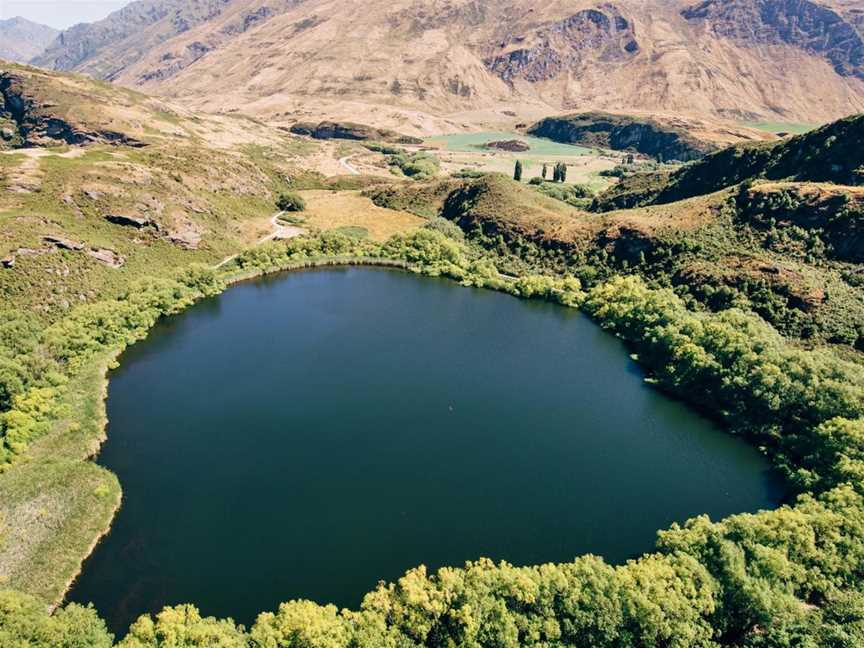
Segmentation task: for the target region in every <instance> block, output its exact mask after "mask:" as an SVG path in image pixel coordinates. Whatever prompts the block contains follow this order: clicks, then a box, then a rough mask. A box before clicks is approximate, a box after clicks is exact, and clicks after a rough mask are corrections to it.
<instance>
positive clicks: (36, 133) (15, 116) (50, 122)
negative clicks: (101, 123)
mask: <svg viewBox="0 0 864 648" xmlns="http://www.w3.org/2000/svg"><path fill="white" fill-rule="evenodd" d="M0 127H2V128H0V148H4V147H5V148H19V147H22V146H41V145H48V144H52V143H56V142H58V141H60V142H65V143H66V144H73V145H86V144H93V143H96V142H102V143H114V144H126V145H128V146H142V145H143V144H142V143H141V142H139V141H137V140H135V139H133V138H131V137H128V136H126V135H124V134H123V133H117V132H115V131H110V130H98V131H97V130H89V129H86V128H82V127H81V126H78V125H76V124H73V123H71V122H70V121H68V120H66V119H63V118H61V117H59V116H58V114H57V113H55V112H54V111H53V106H51V105H49V104H45V103H41V102H40V101H39V100H38V99H36V98H35V96H34V95H32V94H31V93H30V92H29V91H28V89H27V84H26V82H25V80H24V78H23V77H21V76H19V75H17V74H15V73H14V72H5V71H3V70H0Z"/></svg>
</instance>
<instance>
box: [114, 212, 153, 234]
mask: <svg viewBox="0 0 864 648" xmlns="http://www.w3.org/2000/svg"><path fill="white" fill-rule="evenodd" d="M105 220H106V221H108V222H109V223H113V224H114V225H121V226H123V227H134V228H135V229H145V228H147V227H152V228H153V229H155V230H157V231H158V230H159V229H160V227H159V223H157V222H156V221H154V220H152V219H150V218H141V217H139V216H124V215H122V214H106V215H105Z"/></svg>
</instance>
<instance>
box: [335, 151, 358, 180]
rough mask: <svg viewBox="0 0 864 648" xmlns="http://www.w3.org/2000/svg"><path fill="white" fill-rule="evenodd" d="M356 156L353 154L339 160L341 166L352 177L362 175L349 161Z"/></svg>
mask: <svg viewBox="0 0 864 648" xmlns="http://www.w3.org/2000/svg"><path fill="white" fill-rule="evenodd" d="M356 155H357V154H356V153H352V154H351V155H346V156H345V157H343V158H340V159H339V165H340V166H341V167H342V168H343V169H345V170H346V171H347V172H348V173H350V174H351V175H360V172H359V171H358V170H357V169H355V168H354V167H353V166H351V164H350V163H349V162H348V160H350V159H351V158H353V157H354V156H356Z"/></svg>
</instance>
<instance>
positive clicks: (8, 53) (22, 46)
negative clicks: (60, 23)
mask: <svg viewBox="0 0 864 648" xmlns="http://www.w3.org/2000/svg"><path fill="white" fill-rule="evenodd" d="M59 33H60V32H58V31H57V30H56V29H54V28H53V27H48V26H46V25H40V24H38V23H34V22H31V21H29V20H25V19H24V18H10V19H8V20H0V59H4V60H6V61H15V62H16V63H26V62H27V61H29V60H30V59H32V58H33V57H34V56H38V55H39V54H41V53H42V52H44V51H45V48H46V47H48V45H49V44H51V42H52V41H53V40H54V39H55V38H57V34H59Z"/></svg>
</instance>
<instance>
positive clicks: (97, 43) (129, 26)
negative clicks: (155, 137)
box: [33, 0, 232, 79]
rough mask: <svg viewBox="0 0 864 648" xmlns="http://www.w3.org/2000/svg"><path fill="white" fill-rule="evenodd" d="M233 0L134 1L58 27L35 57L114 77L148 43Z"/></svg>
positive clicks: (40, 62) (204, 18)
mask: <svg viewBox="0 0 864 648" xmlns="http://www.w3.org/2000/svg"><path fill="white" fill-rule="evenodd" d="M231 1H232V0H158V1H156V0H145V1H144V2H133V3H131V4H130V5H128V6H127V7H124V8H123V9H120V10H119V11H115V12H114V13H112V14H111V15H109V16H108V17H107V18H105V19H104V20H100V21H98V22H95V23H88V24H79V25H75V26H74V27H71V28H70V29H67V30H66V31H64V32H62V33H61V34H60V36H59V37H58V38H57V39H56V40H55V41H54V43H52V45H51V46H50V47H49V48H48V49H47V50H46V51H45V53H44V54H42V55H41V56H39V57H38V58H37V59H35V60H34V61H33V63H34V64H35V65H38V66H40V67H46V68H52V69H55V70H76V71H79V72H84V73H87V74H91V75H93V76H97V77H99V78H103V79H112V78H114V77H115V76H116V75H117V73H118V72H119V71H120V70H122V69H123V68H125V67H127V66H129V65H131V64H133V63H135V62H136V61H138V60H140V59H141V58H142V56H144V55H145V54H146V53H147V52H148V51H149V50H150V49H151V48H152V47H155V46H156V45H158V44H160V43H162V42H164V41H165V40H167V39H169V38H171V37H172V36H176V35H178V34H182V33H184V32H187V31H189V30H190V29H192V28H193V27H195V26H197V25H199V24H201V23H202V22H206V21H207V20H211V19H213V18H215V17H216V16H218V15H219V14H221V13H222V11H223V10H224V8H225V7H226V6H228V5H229V4H230V3H231Z"/></svg>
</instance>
